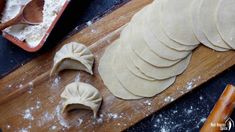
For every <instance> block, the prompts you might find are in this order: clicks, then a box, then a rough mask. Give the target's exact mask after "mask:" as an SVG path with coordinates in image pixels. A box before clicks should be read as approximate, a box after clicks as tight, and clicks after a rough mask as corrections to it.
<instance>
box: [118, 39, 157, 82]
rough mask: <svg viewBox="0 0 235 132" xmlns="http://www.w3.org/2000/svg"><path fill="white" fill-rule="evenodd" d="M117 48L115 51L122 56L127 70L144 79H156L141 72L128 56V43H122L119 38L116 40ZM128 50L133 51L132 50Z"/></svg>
mask: <svg viewBox="0 0 235 132" xmlns="http://www.w3.org/2000/svg"><path fill="white" fill-rule="evenodd" d="M118 46H119V47H118V49H117V52H119V55H120V56H122V58H123V59H124V61H125V65H126V66H127V68H128V70H130V72H132V73H133V74H135V75H136V76H138V77H140V78H143V79H146V80H156V79H154V78H152V77H149V76H147V75H145V74H144V73H143V72H141V71H140V70H139V69H138V68H137V67H136V66H135V65H134V62H133V60H132V59H131V57H130V53H129V52H128V50H127V48H130V47H129V45H128V44H125V43H122V42H121V41H120V40H119V42H118ZM129 50H131V49H129ZM130 52H133V51H132V50H131V51H130Z"/></svg>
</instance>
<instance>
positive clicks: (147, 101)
mask: <svg viewBox="0 0 235 132" xmlns="http://www.w3.org/2000/svg"><path fill="white" fill-rule="evenodd" d="M144 104H145V105H147V106H151V105H152V101H151V100H146V101H144Z"/></svg>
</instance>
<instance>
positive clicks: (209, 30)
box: [200, 0, 231, 49]
mask: <svg viewBox="0 0 235 132" xmlns="http://www.w3.org/2000/svg"><path fill="white" fill-rule="evenodd" d="M218 3H219V0H203V1H202V4H201V8H200V20H201V22H202V29H203V32H204V33H205V35H206V37H207V38H208V40H209V41H210V42H211V43H212V44H213V45H215V46H218V47H221V48H226V49H231V48H230V47H229V46H228V44H226V42H225V41H224V40H223V39H222V37H221V36H220V34H219V31H218V29H217V26H216V8H217V6H218Z"/></svg>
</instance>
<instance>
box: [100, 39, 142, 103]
mask: <svg viewBox="0 0 235 132" xmlns="http://www.w3.org/2000/svg"><path fill="white" fill-rule="evenodd" d="M117 42H118V40H116V41H115V42H113V44H112V45H110V46H109V47H108V48H106V50H105V52H104V54H103V56H102V58H101V59H100V61H99V67H98V71H99V74H100V76H101V78H102V80H103V81H104V84H105V85H106V86H107V88H108V89H109V91H110V92H111V93H112V94H113V95H114V96H116V97H118V98H121V99H126V100H132V99H141V98H143V97H140V96H136V95H134V94H132V93H130V92H129V91H128V90H126V89H125V88H124V87H123V86H122V85H121V83H120V82H119V81H118V79H117V78H116V76H115V74H114V71H113V70H112V62H113V61H112V60H113V55H114V54H115V53H116V52H115V51H116V48H117V46H118V43H117Z"/></svg>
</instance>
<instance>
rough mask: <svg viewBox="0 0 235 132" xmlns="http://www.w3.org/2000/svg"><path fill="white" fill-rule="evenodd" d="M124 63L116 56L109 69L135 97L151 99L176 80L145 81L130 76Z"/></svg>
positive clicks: (132, 75)
mask: <svg viewBox="0 0 235 132" xmlns="http://www.w3.org/2000/svg"><path fill="white" fill-rule="evenodd" d="M124 63H125V62H124V59H123V58H122V57H121V56H119V55H118V54H116V55H115V56H114V59H113V64H112V66H111V67H113V71H114V73H115V75H116V77H117V78H118V80H119V81H120V82H121V84H122V85H123V86H124V88H126V89H127V90H128V91H130V92H131V93H133V94H134V95H137V96H143V97H152V96H154V95H156V94H158V93H160V92H162V91H163V90H165V89H166V88H168V87H169V86H170V85H172V84H173V83H174V81H175V78H176V77H172V78H169V79H166V80H161V81H158V80H155V81H149V80H145V79H142V78H139V77H137V76H135V75H134V74H132V73H131V72H130V71H129V70H128V69H127V67H126V65H125V64H124Z"/></svg>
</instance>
